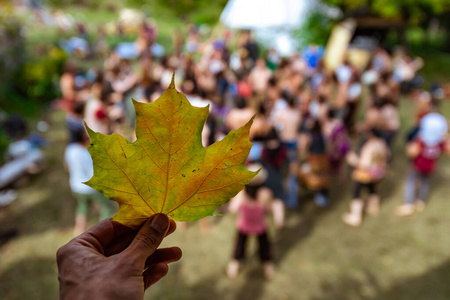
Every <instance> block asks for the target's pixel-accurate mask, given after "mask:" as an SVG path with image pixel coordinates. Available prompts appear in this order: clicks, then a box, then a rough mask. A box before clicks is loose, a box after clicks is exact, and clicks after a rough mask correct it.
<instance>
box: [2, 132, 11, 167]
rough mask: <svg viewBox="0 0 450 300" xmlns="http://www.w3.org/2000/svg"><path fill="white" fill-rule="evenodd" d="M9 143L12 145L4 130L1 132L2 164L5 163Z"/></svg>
mask: <svg viewBox="0 0 450 300" xmlns="http://www.w3.org/2000/svg"><path fill="white" fill-rule="evenodd" d="M9 143H10V140H9V138H8V137H7V136H6V134H5V133H4V132H3V131H2V130H0V164H2V163H3V162H4V159H5V153H6V150H7V149H8V145H9Z"/></svg>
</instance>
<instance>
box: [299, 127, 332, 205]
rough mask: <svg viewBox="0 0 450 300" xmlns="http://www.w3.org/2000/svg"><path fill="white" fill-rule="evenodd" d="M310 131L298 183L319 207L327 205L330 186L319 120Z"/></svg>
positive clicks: (327, 162)
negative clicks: (311, 194)
mask: <svg viewBox="0 0 450 300" xmlns="http://www.w3.org/2000/svg"><path fill="white" fill-rule="evenodd" d="M313 122H314V123H313V126H312V128H311V130H310V131H309V132H308V134H307V135H306V137H307V138H306V139H305V140H304V143H305V145H304V146H303V149H305V150H306V153H303V156H305V157H306V162H305V163H303V164H301V166H300V170H299V171H298V174H299V179H300V181H301V182H302V183H303V184H304V185H305V186H306V188H307V189H308V190H311V191H313V192H314V203H315V204H316V205H317V206H319V207H326V206H328V205H329V200H328V187H329V184H330V176H329V173H330V172H329V170H330V164H329V157H328V153H327V147H326V142H325V137H324V135H323V133H322V126H321V124H320V122H319V120H314V121H313Z"/></svg>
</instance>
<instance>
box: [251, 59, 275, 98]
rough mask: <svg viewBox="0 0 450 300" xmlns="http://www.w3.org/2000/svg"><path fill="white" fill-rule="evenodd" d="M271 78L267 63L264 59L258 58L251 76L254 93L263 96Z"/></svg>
mask: <svg viewBox="0 0 450 300" xmlns="http://www.w3.org/2000/svg"><path fill="white" fill-rule="evenodd" d="M270 77H272V72H271V71H270V70H269V69H268V68H267V66H266V61H265V60H264V59H263V58H258V60H257V61H256V65H255V67H254V68H253V69H252V71H251V72H250V76H249V80H250V83H251V85H252V86H253V89H254V91H255V92H256V93H258V94H263V93H264V92H265V91H266V89H267V83H268V81H269V79H270Z"/></svg>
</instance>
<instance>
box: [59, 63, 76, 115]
mask: <svg viewBox="0 0 450 300" xmlns="http://www.w3.org/2000/svg"><path fill="white" fill-rule="evenodd" d="M76 72H77V68H76V65H75V63H74V62H73V61H68V62H67V63H66V66H65V69H64V73H63V74H62V75H61V78H60V79H59V86H60V88H61V94H62V98H63V101H65V102H67V109H68V110H69V111H70V110H71V108H72V105H73V101H75V100H76V89H75V76H76Z"/></svg>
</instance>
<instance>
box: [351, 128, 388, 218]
mask: <svg viewBox="0 0 450 300" xmlns="http://www.w3.org/2000/svg"><path fill="white" fill-rule="evenodd" d="M388 157H389V149H388V147H387V145H386V143H385V142H384V141H383V140H382V139H381V138H380V133H379V131H378V130H377V129H371V130H370V131H369V133H368V137H367V141H366V142H365V143H364V144H363V145H362V147H361V150H360V153H359V156H358V155H357V154H356V153H355V152H350V153H349V154H348V155H347V161H348V163H349V164H350V165H351V166H352V167H354V168H355V169H354V171H353V174H352V177H353V180H354V181H355V190H354V193H353V200H352V201H351V202H350V212H349V213H346V214H345V215H344V216H343V218H342V219H343V221H344V223H346V224H348V225H351V226H360V225H361V223H362V217H363V210H364V201H363V200H362V198H361V192H362V189H363V188H365V189H367V190H368V191H369V199H368V201H367V205H366V212H367V213H368V214H371V215H377V214H378V213H379V211H380V197H379V196H378V194H377V191H376V185H377V183H378V182H379V181H380V180H381V179H383V178H384V176H385V174H386V166H387V160H388Z"/></svg>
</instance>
